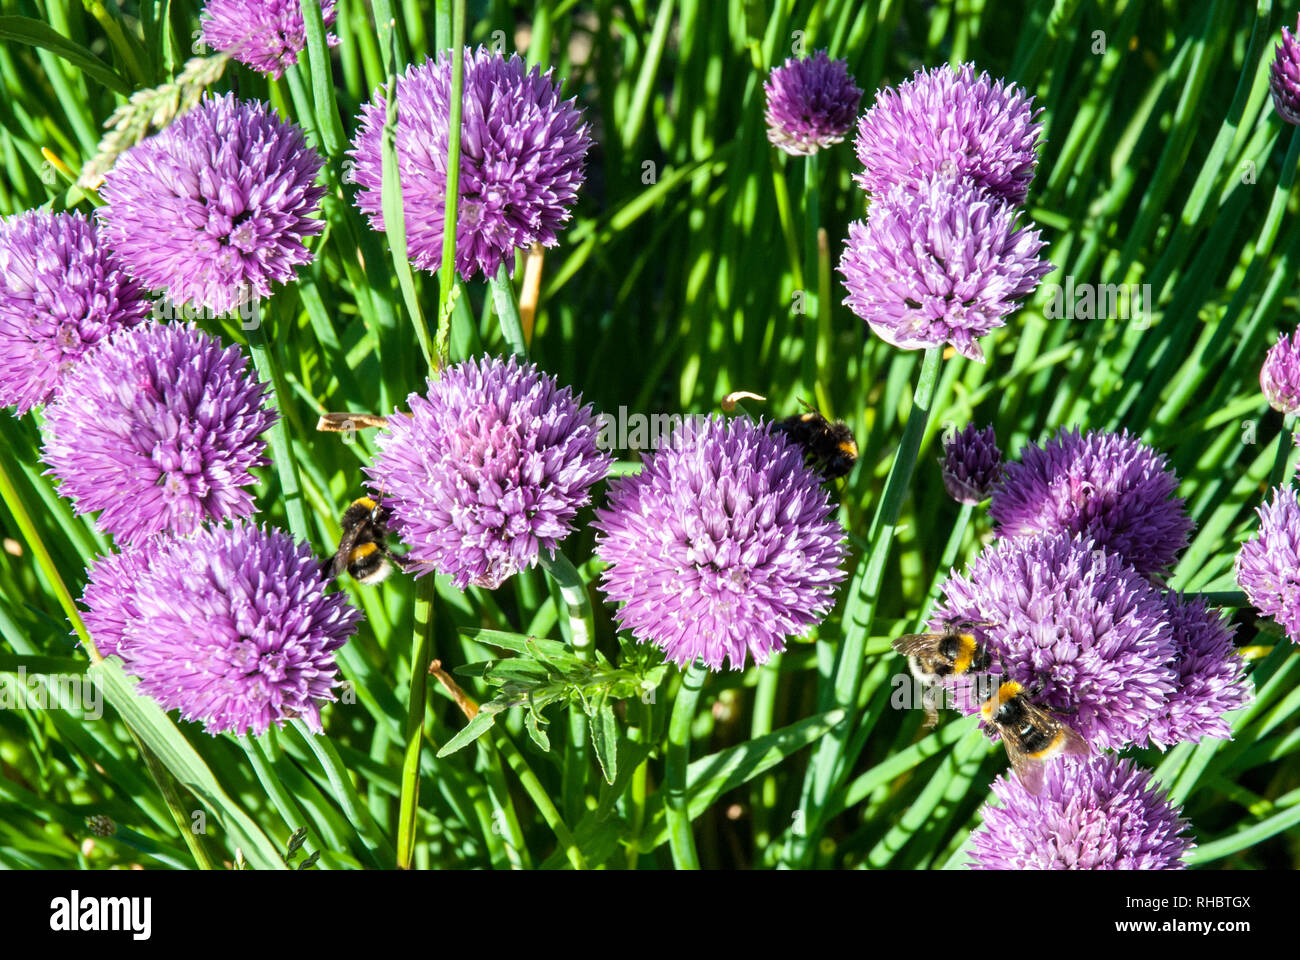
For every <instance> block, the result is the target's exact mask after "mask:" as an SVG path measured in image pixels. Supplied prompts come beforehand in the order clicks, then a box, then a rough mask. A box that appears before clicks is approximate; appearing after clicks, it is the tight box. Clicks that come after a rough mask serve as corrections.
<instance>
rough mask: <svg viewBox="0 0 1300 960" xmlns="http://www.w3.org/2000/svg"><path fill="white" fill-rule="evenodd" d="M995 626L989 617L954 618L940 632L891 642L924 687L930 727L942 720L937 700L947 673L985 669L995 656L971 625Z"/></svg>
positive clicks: (905, 636) (928, 725)
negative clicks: (976, 618)
mask: <svg viewBox="0 0 1300 960" xmlns="http://www.w3.org/2000/svg"><path fill="white" fill-rule="evenodd" d="M991 626H994V624H993V623H991V622H990V621H988V620H967V619H965V618H961V617H958V618H953V619H950V620H947V621H946V622H945V623H944V625H943V631H942V632H941V633H908V634H904V635H903V636H901V637H899V638H898V639H896V640H894V641H893V643H892V644H890V646H892V647H893V648H894V651H895V652H896V653H901V654H902V655H903V656H905V657H907V665H908V667H909V668H910V669H911V671H912V676H914V677H915V678H916V680H917V682H918V683H920V684H921V686H922V689H923V690H924V691H925V692H924V693H923V694H922V700H921V705H922V706H923V707H924V708H925V726H924V729H926V730H929V729H930V728H931V727H933V726H934V725H935V724H936V723H938V722H939V711H938V710H937V709H936V708H935V700H936V698H937V697H938V695H939V692H940V691H941V690H942V689H943V686H942V685H943V681H944V679H945V678H947V677H956V676H961V675H962V674H968V673H986V672H987V671H988V669H989V667H990V666H992V663H993V660H992V658H991V657H990V656H989V654H988V651H986V650H985V649H984V648H983V647H982V646H981V645H980V643H979V641H978V640H976V639H975V634H974V633H973V632H972V631H971V630H970V629H969V628H970V627H991Z"/></svg>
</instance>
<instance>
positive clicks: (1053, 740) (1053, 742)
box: [980, 670, 1089, 793]
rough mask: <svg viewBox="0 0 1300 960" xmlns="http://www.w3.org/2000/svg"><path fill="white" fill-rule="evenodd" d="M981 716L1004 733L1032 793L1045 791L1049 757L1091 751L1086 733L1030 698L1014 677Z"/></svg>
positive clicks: (1017, 768)
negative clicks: (1083, 735) (1064, 721)
mask: <svg viewBox="0 0 1300 960" xmlns="http://www.w3.org/2000/svg"><path fill="white" fill-rule="evenodd" d="M1003 676H1006V671H1005V670H1003ZM980 716H981V718H982V719H983V720H984V722H985V723H986V724H988V725H990V726H992V727H993V728H994V729H996V730H997V731H998V733H999V734H1001V735H1002V742H1003V743H1004V744H1006V747H1007V756H1008V757H1009V758H1010V759H1011V768H1012V769H1013V770H1015V771H1016V776H1017V777H1019V778H1020V782H1021V783H1022V784H1024V786H1025V789H1026V790H1028V791H1029V792H1030V793H1040V792H1042V789H1043V770H1044V769H1045V768H1046V764H1047V761H1049V760H1052V759H1053V758H1055V757H1060V756H1067V755H1068V756H1076V757H1086V756H1087V755H1088V752H1089V751H1088V744H1087V743H1086V742H1085V741H1084V739H1083V737H1081V736H1079V735H1078V734H1077V733H1075V732H1074V731H1073V730H1071V729H1070V728H1069V727H1067V726H1066V725H1065V724H1064V723H1062V722H1061V721H1060V720H1058V719H1057V718H1056V717H1054V716H1052V715H1051V714H1050V713H1048V712H1047V711H1046V710H1044V709H1043V708H1042V707H1039V706H1037V705H1036V704H1034V703H1033V702H1032V701H1030V699H1029V696H1028V695H1027V693H1026V691H1025V688H1024V687H1022V686H1021V685H1020V684H1018V683H1016V682H1015V681H1014V680H1004V681H1003V682H1002V683H1000V684H999V685H998V689H997V691H996V692H995V693H994V694H993V696H991V697H989V698H988V699H987V700H986V701H984V705H983V706H982V707H980Z"/></svg>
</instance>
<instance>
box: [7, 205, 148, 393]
mask: <svg viewBox="0 0 1300 960" xmlns="http://www.w3.org/2000/svg"><path fill="white" fill-rule="evenodd" d="M100 240H101V236H100V232H99V229H98V228H97V227H96V225H95V224H94V223H93V222H92V221H89V220H87V219H86V218H85V217H84V216H82V215H81V214H80V213H46V212H45V211H44V210H29V211H27V212H26V213H22V214H19V215H18V216H16V217H14V218H12V219H11V220H6V221H0V406H11V405H12V406H15V407H16V408H17V410H16V414H17V415H18V416H22V415H23V414H25V413H26V412H27V411H28V410H30V409H31V408H32V407H35V406H40V405H41V404H44V403H48V402H49V401H50V399H51V398H52V397H53V396H54V395H55V393H57V392H58V389H59V387H60V385H61V384H62V382H63V379H64V377H65V376H66V375H67V373H68V371H69V370H71V369H72V368H73V367H74V366H75V365H76V364H77V362H78V361H80V360H81V357H82V355H83V354H84V353H85V352H86V351H87V350H89V349H90V348H91V347H93V346H94V345H95V344H96V343H98V342H99V341H100V340H103V339H104V338H105V337H107V336H108V335H109V334H110V333H112V332H113V331H114V330H120V329H122V328H124V327H130V326H134V325H135V324H137V323H140V322H141V321H142V320H143V319H144V318H145V317H146V316H147V315H148V313H149V310H150V302H149V299H148V297H146V296H145V293H144V291H143V290H141V289H140V285H139V284H138V283H136V282H135V281H134V280H132V279H131V278H130V277H129V276H127V273H126V271H125V270H124V269H123V268H122V265H121V263H119V262H118V261H117V259H116V258H115V257H114V256H113V255H112V253H110V252H109V250H108V247H107V245H105V244H101V242H100Z"/></svg>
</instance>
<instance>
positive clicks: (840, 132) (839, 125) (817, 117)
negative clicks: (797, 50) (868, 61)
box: [763, 50, 862, 156]
mask: <svg viewBox="0 0 1300 960" xmlns="http://www.w3.org/2000/svg"><path fill="white" fill-rule="evenodd" d="M763 90H764V92H766V94H767V108H766V111H765V113H764V116H765V117H766V118H767V139H768V140H769V141H771V142H772V144H773V145H775V146H777V147H779V148H780V149H782V150H784V151H785V152H786V153H789V154H793V155H795V156H806V155H807V154H810V153H816V152H817V151H818V150H824V149H826V148H827V147H829V146H831V145H832V144H836V143H840V142H841V141H843V139H844V137H845V136H846V135H847V134H848V132H849V130H851V129H852V128H853V118H854V117H856V116H857V114H858V104H860V103H861V102H862V91H861V90H860V89H859V88H858V85H857V84H856V83H854V82H853V77H852V76H850V75H849V68H848V64H847V63H845V62H844V61H843V60H832V59H831V58H830V57H829V56H827V54H826V51H825V50H818V51H817V52H816V53H814V54H813V55H812V56H811V57H808V58H806V59H796V58H795V57H791V58H790V59H788V60H786V62H785V64H784V65H783V66H780V67H773V68H772V72H771V74H769V75H768V78H767V83H765V84H764V85H763Z"/></svg>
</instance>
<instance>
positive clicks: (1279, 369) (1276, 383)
mask: <svg viewBox="0 0 1300 960" xmlns="http://www.w3.org/2000/svg"><path fill="white" fill-rule="evenodd" d="M1259 388H1260V389H1261V390H1263V391H1264V397H1265V398H1266V399H1267V400H1268V405H1269V406H1270V407H1272V408H1273V409H1274V410H1277V411H1280V412H1281V413H1295V412H1296V411H1297V410H1300V330H1296V331H1295V332H1294V333H1292V334H1291V336H1290V337H1288V336H1287V335H1286V334H1285V333H1283V334H1279V335H1278V338H1277V343H1275V344H1273V346H1272V347H1270V348H1269V351H1268V354H1267V355H1266V356H1265V357H1264V365H1263V366H1262V367H1260V368H1259Z"/></svg>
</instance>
